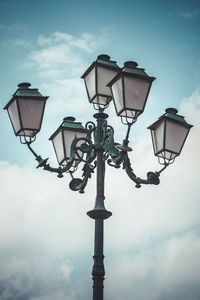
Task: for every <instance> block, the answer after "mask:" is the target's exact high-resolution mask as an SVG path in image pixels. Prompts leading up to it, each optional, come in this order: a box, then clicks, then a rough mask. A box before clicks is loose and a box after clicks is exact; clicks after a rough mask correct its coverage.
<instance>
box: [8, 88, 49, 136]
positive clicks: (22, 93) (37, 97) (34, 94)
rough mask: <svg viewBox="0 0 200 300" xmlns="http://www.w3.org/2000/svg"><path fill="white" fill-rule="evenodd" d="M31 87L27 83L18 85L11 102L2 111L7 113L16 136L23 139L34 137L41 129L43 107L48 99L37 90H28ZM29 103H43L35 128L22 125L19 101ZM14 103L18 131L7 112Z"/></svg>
mask: <svg viewBox="0 0 200 300" xmlns="http://www.w3.org/2000/svg"><path fill="white" fill-rule="evenodd" d="M30 86H31V84H30V83H28V82H23V83H20V84H18V89H17V91H16V92H15V93H14V94H13V96H12V98H11V100H10V101H9V102H8V103H7V104H6V106H5V107H4V109H6V110H7V111H8V115H9V118H10V122H11V124H12V127H13V130H14V133H15V135H16V136H20V137H21V136H24V137H26V136H27V137H34V136H35V135H36V134H37V133H38V132H39V131H40V129H41V126H42V120H43V116H44V110H45V105H46V100H47V99H48V98H49V97H47V96H42V94H41V93H40V92H39V91H38V89H35V88H29V87H30ZM21 100H24V101H27V102H28V101H29V100H34V101H43V107H42V112H41V115H40V120H39V126H38V127H37V128H33V127H28V126H24V125H23V122H24V120H23V115H22V111H21V107H20V101H21ZM14 102H15V103H16V115H15V117H16V123H18V125H19V129H18V130H16V128H15V125H14V123H15V121H14V120H13V117H12V116H11V114H10V112H9V107H10V105H11V104H13V103H14ZM30 132H32V133H30Z"/></svg>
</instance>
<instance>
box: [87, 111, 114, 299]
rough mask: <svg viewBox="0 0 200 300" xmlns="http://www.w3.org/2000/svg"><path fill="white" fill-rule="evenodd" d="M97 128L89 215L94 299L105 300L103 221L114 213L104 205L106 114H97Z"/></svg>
mask: <svg viewBox="0 0 200 300" xmlns="http://www.w3.org/2000/svg"><path fill="white" fill-rule="evenodd" d="M95 117H96V118H97V130H96V152H97V181H96V183H97V195H96V201H95V206H94V209H93V210H92V211H89V212H88V215H89V216H90V217H91V218H93V219H94V220H95V235H94V256H93V259H94V265H93V268H92V279H93V300H103V288H104V286H103V281H104V276H105V269H104V263H103V260H104V255H103V225H104V224H103V223H104V219H107V218H109V217H110V216H111V215H112V213H111V212H109V211H107V210H106V209H105V206H104V199H105V196H104V177H105V161H104V159H103V152H104V149H103V147H102V145H101V142H102V139H103V126H102V125H103V121H104V119H105V118H106V117H107V115H106V114H103V113H99V114H96V115H95Z"/></svg>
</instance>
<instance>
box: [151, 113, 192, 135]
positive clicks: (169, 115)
mask: <svg viewBox="0 0 200 300" xmlns="http://www.w3.org/2000/svg"><path fill="white" fill-rule="evenodd" d="M177 113H178V110H177V109H176V108H167V109H166V110H165V113H164V114H163V115H162V116H161V117H160V118H159V119H158V120H157V121H156V122H155V123H153V124H152V125H150V126H149V127H148V129H153V130H154V129H155V128H156V127H157V125H158V124H159V123H160V122H161V121H162V120H163V119H168V120H173V121H175V122H176V123H178V124H181V125H183V126H186V127H188V128H191V127H193V125H190V124H188V123H187V122H186V121H185V117H184V116H181V115H177Z"/></svg>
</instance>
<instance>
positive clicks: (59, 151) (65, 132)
mask: <svg viewBox="0 0 200 300" xmlns="http://www.w3.org/2000/svg"><path fill="white" fill-rule="evenodd" d="M82 137H86V130H85V128H84V127H83V126H82V125H81V123H80V122H75V118H74V117H67V118H64V119H63V123H62V124H61V125H60V127H59V128H58V129H57V130H56V132H54V134H52V136H51V137H50V138H49V140H51V141H52V143H53V146H54V150H55V152H56V157H57V160H58V164H59V165H60V166H66V165H67V163H68V162H69V159H70V154H71V144H72V142H73V140H74V139H75V138H77V139H78V138H82ZM79 144H80V142H79ZM79 155H81V154H79ZM80 159H81V158H79V156H77V155H76V156H75V158H74V166H77V164H78V163H79V162H80Z"/></svg>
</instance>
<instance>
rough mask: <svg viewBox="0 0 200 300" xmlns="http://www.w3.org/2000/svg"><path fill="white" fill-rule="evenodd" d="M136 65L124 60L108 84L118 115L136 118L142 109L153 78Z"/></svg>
mask: <svg viewBox="0 0 200 300" xmlns="http://www.w3.org/2000/svg"><path fill="white" fill-rule="evenodd" d="M137 65H138V64H137V63H136V62H133V61H128V62H125V63H124V68H123V69H122V70H121V72H119V73H118V74H117V75H116V76H115V77H114V78H113V79H112V80H111V82H110V83H109V84H108V86H109V87H110V88H111V92H112V95H113V99H114V103H115V109H116V113H117V115H118V116H121V117H126V118H132V119H137V117H138V116H139V115H140V114H141V113H142V112H143V111H144V108H145V104H146V101H147V97H148V94H149V91H150V88H151V84H152V82H153V81H154V79H155V78H154V77H150V76H148V75H147V74H146V73H145V70H144V69H141V68H137Z"/></svg>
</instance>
